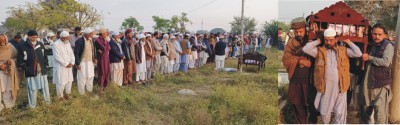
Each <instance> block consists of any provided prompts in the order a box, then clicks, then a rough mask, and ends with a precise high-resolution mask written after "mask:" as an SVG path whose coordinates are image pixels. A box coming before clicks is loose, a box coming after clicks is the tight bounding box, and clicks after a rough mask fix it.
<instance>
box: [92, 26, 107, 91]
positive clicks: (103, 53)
mask: <svg viewBox="0 0 400 125" xmlns="http://www.w3.org/2000/svg"><path fill="white" fill-rule="evenodd" d="M107 36H108V32H107V29H106V28H100V30H99V37H98V38H96V39H95V41H94V43H95V45H96V49H97V50H96V52H97V60H98V61H99V62H98V64H97V67H98V68H97V70H98V75H99V86H100V90H104V88H105V87H107V84H108V78H109V76H110V58H109V55H108V53H109V51H110V50H111V47H110V44H109V43H108V40H107V39H106V38H107Z"/></svg>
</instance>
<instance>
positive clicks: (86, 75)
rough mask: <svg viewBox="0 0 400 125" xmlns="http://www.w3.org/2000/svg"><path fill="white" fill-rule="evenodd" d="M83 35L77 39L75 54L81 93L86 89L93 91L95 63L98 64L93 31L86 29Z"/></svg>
mask: <svg viewBox="0 0 400 125" xmlns="http://www.w3.org/2000/svg"><path fill="white" fill-rule="evenodd" d="M83 33H84V34H83V36H82V37H81V38H79V39H78V40H76V42H75V48H74V55H75V66H76V69H77V70H78V71H77V76H76V77H77V83H78V91H79V93H80V94H81V95H84V94H85V88H86V90H87V91H88V92H89V93H91V92H92V90H93V79H94V70H95V67H94V65H95V64H97V59H96V56H95V48H94V44H93V31H92V30H91V29H85V30H84V31H83Z"/></svg>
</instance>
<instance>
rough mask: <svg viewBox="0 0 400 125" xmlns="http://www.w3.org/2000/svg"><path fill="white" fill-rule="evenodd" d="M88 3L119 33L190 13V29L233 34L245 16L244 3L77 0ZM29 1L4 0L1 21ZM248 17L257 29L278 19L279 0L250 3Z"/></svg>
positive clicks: (251, 0) (148, 28)
mask: <svg viewBox="0 0 400 125" xmlns="http://www.w3.org/2000/svg"><path fill="white" fill-rule="evenodd" d="M77 1H78V2H82V3H87V4H90V5H92V6H93V7H95V8H97V9H98V10H101V11H103V13H104V25H105V27H107V28H109V29H110V30H118V29H119V27H120V26H121V24H122V21H123V20H124V19H125V18H127V17H129V16H133V17H135V18H136V19H137V20H138V21H139V23H140V24H141V25H142V26H144V30H145V31H153V28H152V26H154V24H155V23H154V21H153V20H152V18H151V17H152V16H153V15H157V16H161V17H164V18H170V17H171V16H173V15H180V14H181V12H188V17H189V19H190V20H191V21H192V22H193V24H192V25H190V24H188V25H187V28H188V30H191V31H193V30H199V29H201V22H202V20H203V21H204V25H203V29H204V30H211V29H212V28H216V27H220V28H223V29H225V30H227V31H230V24H229V22H231V21H232V20H233V16H240V14H241V0H77ZM26 2H34V3H36V0H1V4H0V17H1V18H0V22H3V21H4V20H5V18H6V17H7V16H8V14H7V13H6V12H7V7H10V6H17V5H23V4H25V3H26ZM245 16H250V17H254V18H255V19H256V20H257V24H258V25H257V28H258V29H259V28H260V27H261V24H263V23H264V22H265V21H270V20H273V19H278V1H277V0H246V1H245Z"/></svg>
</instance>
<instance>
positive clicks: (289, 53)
mask: <svg viewBox="0 0 400 125" xmlns="http://www.w3.org/2000/svg"><path fill="white" fill-rule="evenodd" d="M303 46H304V45H301V43H300V42H299V41H297V40H296V39H295V37H293V38H291V39H290V40H289V41H288V42H287V44H286V47H285V51H284V53H283V57H282V62H283V65H284V66H285V68H286V71H287V72H288V73H289V80H290V79H291V78H292V76H293V73H294V70H295V69H296V66H297V64H298V63H299V60H300V58H302V56H303V55H304V53H303V51H302V50H301V49H302V48H303Z"/></svg>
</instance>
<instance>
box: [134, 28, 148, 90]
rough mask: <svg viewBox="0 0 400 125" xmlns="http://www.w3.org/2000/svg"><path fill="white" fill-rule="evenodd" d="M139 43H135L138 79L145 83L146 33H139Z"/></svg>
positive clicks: (140, 82)
mask: <svg viewBox="0 0 400 125" xmlns="http://www.w3.org/2000/svg"><path fill="white" fill-rule="evenodd" d="M137 38H138V39H139V43H137V44H136V45H135V53H136V55H135V58H136V69H137V72H136V81H137V82H139V84H145V83H144V81H145V80H146V71H147V70H146V68H147V67H146V51H145V50H144V48H145V47H144V45H145V44H146V40H145V38H146V36H145V35H144V34H139V35H138V37H137Z"/></svg>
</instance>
